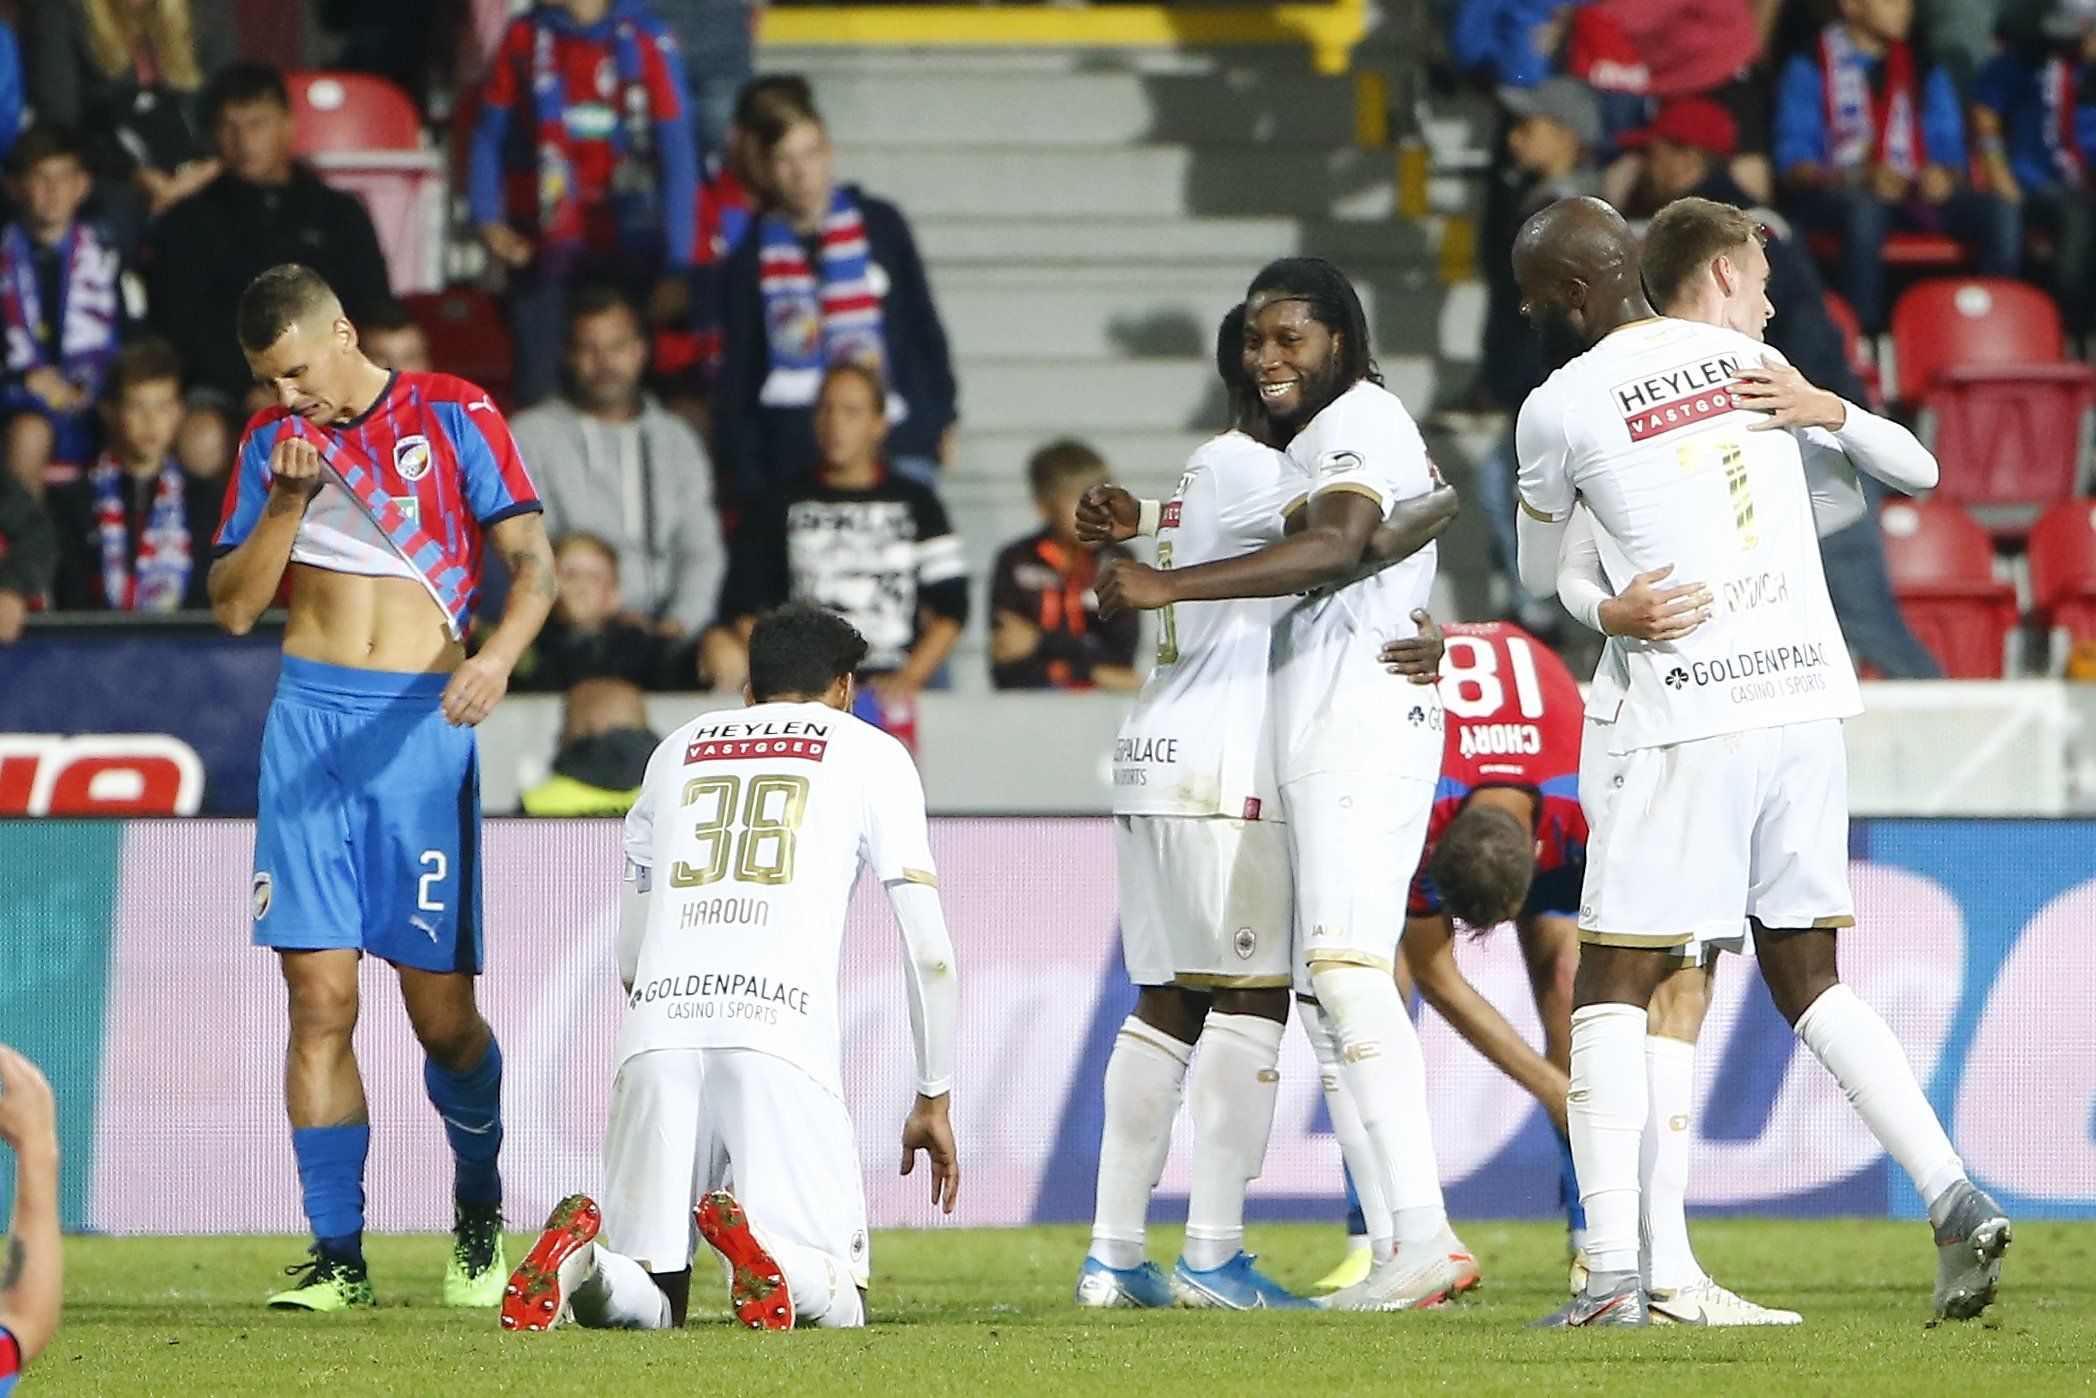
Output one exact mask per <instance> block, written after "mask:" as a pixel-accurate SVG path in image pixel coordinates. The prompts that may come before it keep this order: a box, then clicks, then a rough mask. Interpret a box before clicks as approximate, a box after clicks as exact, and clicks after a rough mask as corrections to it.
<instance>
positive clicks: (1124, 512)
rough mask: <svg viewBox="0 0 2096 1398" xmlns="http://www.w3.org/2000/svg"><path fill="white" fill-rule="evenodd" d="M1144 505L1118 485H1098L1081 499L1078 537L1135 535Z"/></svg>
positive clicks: (1101, 539)
mask: <svg viewBox="0 0 2096 1398" xmlns="http://www.w3.org/2000/svg"><path fill="white" fill-rule="evenodd" d="M1141 521H1142V506H1141V505H1140V503H1139V502H1138V501H1137V500H1136V498H1135V497H1134V496H1133V495H1131V494H1129V493H1128V492H1127V491H1125V490H1123V489H1121V487H1119V486H1117V485H1095V486H1093V487H1092V488H1091V489H1090V490H1087V491H1086V492H1085V493H1084V494H1083V496H1081V497H1080V498H1079V499H1078V501H1077V537H1078V538H1080V539H1082V540H1084V542H1086V543H1088V544H1097V543H1103V542H1108V541H1111V542H1113V543H1116V544H1118V543H1124V542H1126V541H1127V540H1129V539H1133V538H1134V537H1135V535H1136V530H1137V528H1138V526H1139V525H1140V524H1141Z"/></svg>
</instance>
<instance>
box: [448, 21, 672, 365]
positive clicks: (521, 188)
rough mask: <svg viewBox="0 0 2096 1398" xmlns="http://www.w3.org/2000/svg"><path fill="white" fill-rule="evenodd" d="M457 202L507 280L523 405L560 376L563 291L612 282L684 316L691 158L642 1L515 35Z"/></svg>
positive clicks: (659, 312)
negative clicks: (577, 284)
mask: <svg viewBox="0 0 2096 1398" xmlns="http://www.w3.org/2000/svg"><path fill="white" fill-rule="evenodd" d="M480 103H481V105H480V119H479V120H478V122H477V123H475V125H474V128H473V148H472V156H471V160H470V164H469V167H468V175H467V192H466V201H467V204H468V206H469V208H470V210H471V212H472V216H473V222H474V224H475V225H476V226H477V227H478V228H479V229H480V234H481V238H482V240H483V241H484V242H485V243H486V244H487V246H488V251H489V252H490V253H491V254H492V255H493V256H494V258H495V260H496V261H497V262H498V263H501V264H502V265H503V266H506V267H508V268H509V269H510V270H511V273H512V276H511V281H510V324H511V329H512V333H513V335H514V337H515V340H516V347H517V348H516V354H517V362H516V373H515V379H514V384H515V394H516V398H517V401H518V403H519V404H520V405H525V406H528V405H530V404H532V403H535V402H537V401H538V400H539V399H541V398H544V397H545V396H546V395H547V394H549V393H551V392H552V391H553V390H554V388H555V387H556V386H557V384H558V381H559V377H560V361H561V345H562V343H563V339H564V336H563V331H564V328H565V325H566V320H567V289H568V286H569V285H570V283H572V282H574V281H575V280H577V279H578V278H590V279H601V280H606V281H613V282H616V283H618V284H619V285H620V286H621V288H622V289H623V290H625V291H626V292H627V294H628V295H629V296H631V297H633V299H635V300H636V301H639V300H643V299H646V300H648V301H649V303H650V307H651V316H650V318H651V320H652V319H662V318H668V317H670V316H671V314H672V312H674V313H675V314H676V315H678V316H681V314H682V311H683V307H684V305H685V303H686V290H685V278H686V276H687V274H688V273H689V272H690V269H691V264H692V255H693V248H694V241H695V234H694V228H693V223H694V214H695V211H696V209H697V205H698V186H699V159H698V149H697V144H696V142H695V141H694V139H693V135H692V125H691V114H690V112H689V110H688V109H687V107H686V104H685V93H684V66H683V61H682V59H681V58H679V56H678V53H677V44H676V40H674V39H673V38H671V37H670V33H669V31H668V29H667V28H665V27H664V25H663V23H662V21H661V20H660V19H658V18H656V16H655V15H654V14H653V13H652V12H651V11H650V10H649V9H648V8H647V6H646V5H645V4H643V3H642V0H551V2H550V3H545V4H540V5H535V6H533V7H532V9H531V10H530V11H528V12H527V13H525V14H522V15H519V16H518V17H517V18H516V19H514V20H512V21H510V25H509V28H508V29H507V30H505V31H504V32H503V36H502V42H501V44H500V46H499V47H498V48H497V49H496V51H495V58H494V62H493V63H492V64H491V65H490V67H489V70H488V77H487V82H486V83H485V85H484V86H483V87H482V89H481V96H480Z"/></svg>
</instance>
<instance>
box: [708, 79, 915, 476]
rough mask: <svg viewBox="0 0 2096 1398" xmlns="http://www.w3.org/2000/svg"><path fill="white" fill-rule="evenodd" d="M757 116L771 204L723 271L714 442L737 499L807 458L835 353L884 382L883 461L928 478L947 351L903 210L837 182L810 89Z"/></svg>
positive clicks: (753, 132) (755, 130) (755, 128)
mask: <svg viewBox="0 0 2096 1398" xmlns="http://www.w3.org/2000/svg"><path fill="white" fill-rule="evenodd" d="M751 116H752V125H751V129H750V130H749V132H748V133H747V135H748V138H749V139H750V140H751V141H752V142H754V143H755V148H756V150H757V151H758V152H759V153H760V162H761V164H762V165H763V167H764V171H765V179H766V184H767V188H766V191H765V193H766V199H767V207H766V209H765V211H764V212H763V213H762V214H761V215H760V216H759V218H758V220H757V223H756V226H755V228H754V229H753V230H751V232H750V233H749V234H748V235H746V236H745V237H744V238H743V240H742V244H741V246H740V247H738V248H737V249H736V250H735V253H734V255H733V256H732V257H730V258H729V260H728V265H727V269H726V271H725V273H724V274H723V282H724V291H723V297H724V302H725V304H724V306H723V315H722V320H723V330H722V333H723V341H724V344H723V354H724V358H723V362H722V367H721V377H720V386H719V391H718V394H717V396H716V400H715V404H714V432H715V442H714V447H715V452H716V454H717V455H718V456H719V458H720V460H721V466H722V472H723V477H724V479H725V480H726V482H727V484H728V488H729V490H730V491H731V492H732V493H733V494H734V496H735V500H736V503H743V502H746V501H748V500H751V499H754V498H755V497H756V496H758V495H760V494H761V493H762V492H763V491H764V489H765V487H766V486H768V485H770V484H771V483H773V482H776V481H779V480H781V479H784V478H787V477H790V476H794V475H799V474H803V473H805V472H806V471H807V469H808V465H809V463H810V462H812V461H813V460H814V459H815V440H814V435H813V423H812V417H811V412H812V410H813V408H814V406H815V396H816V392H817V390H818V389H819V388H820V387H821V384H822V380H823V374H824V372H825V371H826V370H827V369H828V368H829V367H830V366H832V365H834V364H837V363H839V362H850V363H855V364H863V365H865V366H867V367H868V368H869V369H871V370H872V371H873V373H874V375H875V376H876V377H878V378H880V379H882V380H883V381H885V382H886V383H887V385H888V387H889V390H890V391H889V394H888V401H887V405H886V411H887V418H888V426H889V433H888V442H887V453H888V458H887V459H888V464H889V466H890V467H891V468H892V469H893V470H894V471H895V473H896V474H897V475H900V476H903V477H906V478H907V479H910V480H914V481H917V482H920V483H925V484H929V483H930V482H932V481H933V480H935V479H937V476H938V471H939V468H940V467H941V466H942V465H944V464H945V463H946V462H947V461H949V460H950V459H951V458H952V453H953V429H954V420H955V417H956V409H955V403H954V399H955V391H954V381H953V363H952V360H951V359H950V357H949V356H948V353H947V348H946V331H945V329H944V328H943V327H942V326H941V325H940V324H939V312H938V308H937V307H936V306H934V305H933V304H932V293H931V285H930V283H929V281H928V280H927V279H926V277H925V272H924V262H923V259H921V258H920V257H919V256H918V255H917V244H916V242H915V240H914V239H913V238H912V237H911V236H910V227H909V224H908V223H907V222H905V221H904V219H903V216H902V213H901V211H900V210H898V209H897V208H896V207H895V206H894V205H893V204H889V203H887V202H885V201H883V200H880V199H876V198H873V197H872V196H871V195H868V194H866V193H864V192H863V191H861V190H860V189H859V188H858V187H857V186H855V185H849V184H839V183H838V182H837V180H836V177H835V168H834V160H833V152H832V150H831V147H830V138H829V133H828V131H827V130H826V129H825V127H824V126H823V121H822V118H821V116H820V115H818V114H817V112H816V111H815V109H814V105H813V103H812V102H809V103H805V104H802V103H793V102H785V101H777V102H771V103H767V104H766V105H765V106H764V107H763V108H762V110H760V111H758V112H754V113H752V114H751Z"/></svg>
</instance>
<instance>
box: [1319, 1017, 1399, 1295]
mask: <svg viewBox="0 0 2096 1398" xmlns="http://www.w3.org/2000/svg"><path fill="white" fill-rule="evenodd" d="M1302 1011H1303V1012H1302V1014H1301V1015H1300V1016H1299V1018H1300V1019H1301V1020H1302V1024H1303V1034H1304V1036H1305V1037H1306V1038H1308V1039H1309V1040H1310V1051H1311V1052H1312V1053H1314V1054H1316V1055H1317V1074H1318V1080H1319V1082H1320V1084H1321V1085H1322V1086H1323V1088H1324V1092H1325V1112H1326V1114H1327V1115H1329V1116H1330V1117H1331V1118H1332V1134H1333V1135H1334V1136H1336V1137H1338V1138H1339V1156H1340V1158H1341V1159H1342V1160H1344V1161H1345V1162H1346V1170H1347V1173H1348V1174H1349V1175H1351V1176H1353V1180H1354V1194H1355V1196H1356V1197H1357V1198H1359V1199H1360V1201H1361V1217H1362V1218H1363V1219H1365V1220H1366V1221H1367V1223H1368V1246H1369V1247H1370V1248H1372V1249H1373V1250H1374V1251H1373V1252H1372V1254H1371V1256H1373V1257H1374V1258H1375V1260H1376V1261H1378V1262H1382V1261H1385V1260H1386V1259H1388V1258H1389V1257H1390V1255H1391V1254H1392V1253H1393V1252H1394V1251H1395V1250H1396V1248H1397V1240H1396V1238H1395V1236H1394V1235H1393V1234H1392V1233H1391V1231H1390V1230H1391V1225H1392V1220H1391V1217H1390V1196H1389V1195H1387V1194H1385V1193H1384V1192H1383V1182H1382V1180H1381V1178H1380V1177H1379V1175H1378V1174H1377V1171H1376V1166H1375V1156H1374V1153H1373V1152H1372V1151H1370V1149H1369V1146H1368V1131H1367V1129H1366V1128H1364V1127H1363V1126H1362V1125H1361V1113H1360V1112H1359V1111H1357V1110H1356V1109H1355V1107H1354V1099H1353V1095H1352V1094H1351V1093H1349V1092H1348V1091H1347V1090H1346V1079H1345V1078H1344V1077H1342V1076H1341V1075H1340V1072H1339V1041H1338V1037H1337V1035H1336V1034H1335V1033H1334V1031H1333V1029H1332V1022H1331V1020H1329V1019H1328V1018H1326V1017H1325V1012H1324V1009H1323V1007H1322V1006H1319V1005H1305V1006H1303V1007H1302Z"/></svg>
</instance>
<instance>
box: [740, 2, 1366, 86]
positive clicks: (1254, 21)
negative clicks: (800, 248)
mask: <svg viewBox="0 0 2096 1398" xmlns="http://www.w3.org/2000/svg"><path fill="white" fill-rule="evenodd" d="M761 25H762V27H761V29H760V30H759V41H760V42H762V43H765V44H775V45H780V46H786V47H796V48H818V47H819V48H844V47H850V48H866V47H882V48H1007V47H1024V48H1036V47H1068V48H1172V47H1181V46H1188V47H1203V46H1208V45H1234V44H1303V45H1307V46H1308V47H1309V49H1310V56H1311V61H1312V62H1314V63H1315V64H1316V65H1317V70H1318V71H1319V72H1321V73H1328V74H1337V73H1343V72H1345V71H1346V68H1347V64H1348V62H1349V60H1350V59H1351V57H1352V54H1353V49H1354V45H1355V44H1357V43H1359V42H1360V40H1361V36H1362V35H1363V34H1364V33H1366V32H1367V29H1368V0H1327V3H1324V4H1282V5H1214V6H1207V5H1099V6H1089V7H1086V8H1082V9H1065V8H1062V7H1061V6H1056V5H981V6H978V5H950V6H949V5H834V6H832V5H767V6H765V7H764V11H763V17H762V20H761Z"/></svg>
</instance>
